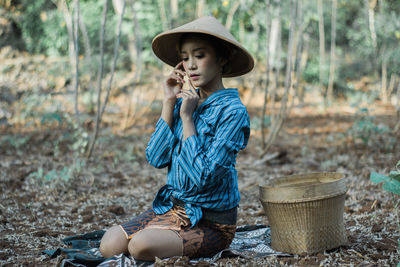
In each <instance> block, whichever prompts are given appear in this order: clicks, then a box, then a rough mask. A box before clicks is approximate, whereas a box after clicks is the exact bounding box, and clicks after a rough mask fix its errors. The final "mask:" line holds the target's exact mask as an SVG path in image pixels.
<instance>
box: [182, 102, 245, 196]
mask: <svg viewBox="0 0 400 267" xmlns="http://www.w3.org/2000/svg"><path fill="white" fill-rule="evenodd" d="M227 113H229V114H227ZM225 114H226V115H224V116H223V117H222V119H221V120H220V122H219V123H218V126H217V129H216V133H215V136H214V138H213V141H212V142H213V143H212V144H211V145H210V146H209V149H207V150H204V149H203V147H202V145H201V143H200V139H199V137H198V136H197V135H192V136H190V137H189V138H187V139H186V140H185V141H184V142H183V145H182V149H181V153H180V155H179V158H178V163H179V164H180V166H181V167H182V170H183V171H184V172H185V173H186V175H187V176H188V177H189V178H190V180H191V181H192V182H193V183H194V184H195V185H196V186H197V187H198V188H199V189H200V190H201V189H204V188H205V187H206V186H210V185H213V184H215V179H218V177H221V176H224V174H225V173H226V172H227V171H228V170H229V169H231V168H232V167H234V164H235V162H236V154H237V152H239V150H241V149H243V148H245V147H246V145H247V141H248V139H249V136H250V122H249V116H248V113H247V111H246V110H245V109H243V110H242V109H241V110H236V111H233V112H225Z"/></svg>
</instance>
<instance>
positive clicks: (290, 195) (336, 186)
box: [259, 172, 347, 203]
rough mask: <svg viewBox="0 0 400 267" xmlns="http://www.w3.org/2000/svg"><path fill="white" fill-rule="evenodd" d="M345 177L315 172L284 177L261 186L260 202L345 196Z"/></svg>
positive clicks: (302, 200)
mask: <svg viewBox="0 0 400 267" xmlns="http://www.w3.org/2000/svg"><path fill="white" fill-rule="evenodd" d="M344 179H345V175H344V174H342V173H338V172H313V173H304V174H295V175H289V176H282V177H278V178H275V179H272V180H269V181H267V182H264V183H260V184H259V190H260V200H262V201H265V202H275V203H284V202H287V203H293V202H304V201H312V200H317V199H324V198H330V197H334V196H337V195H341V194H345V193H346V192H347V187H346V184H345V181H344Z"/></svg>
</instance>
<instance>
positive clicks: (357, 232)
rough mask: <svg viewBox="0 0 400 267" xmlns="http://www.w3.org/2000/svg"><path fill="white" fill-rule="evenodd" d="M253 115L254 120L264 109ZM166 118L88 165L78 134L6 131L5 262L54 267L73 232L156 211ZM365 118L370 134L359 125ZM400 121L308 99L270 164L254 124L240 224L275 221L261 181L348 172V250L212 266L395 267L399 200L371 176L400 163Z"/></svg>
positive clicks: (0, 144)
mask: <svg viewBox="0 0 400 267" xmlns="http://www.w3.org/2000/svg"><path fill="white" fill-rule="evenodd" d="M3 82H4V80H3ZM248 109H249V113H250V116H251V119H252V122H253V121H255V120H256V118H257V115H258V114H260V108H259V107H252V106H249V108H248ZM158 112H159V111H158V110H153V111H149V112H148V113H146V115H145V116H144V117H145V118H146V120H141V121H140V122H138V123H137V124H136V126H134V127H132V128H131V129H130V130H129V131H128V132H126V133H124V134H116V133H113V132H112V131H111V130H109V129H108V130H107V128H106V129H105V130H103V131H102V132H101V137H100V138H99V140H98V143H97V146H96V148H95V152H94V155H93V157H92V159H91V160H89V161H87V160H84V159H80V158H79V157H77V153H76V151H75V150H73V149H71V147H73V145H75V144H76V141H77V140H78V139H79V138H78V137H77V136H76V135H74V131H73V130H71V129H69V128H67V127H57V124H51V125H47V126H46V127H41V128H38V127H22V126H18V125H10V124H2V125H0V136H1V140H0V182H1V184H2V185H1V187H0V192H1V201H0V203H1V204H0V265H2V266H55V265H56V264H57V262H58V261H59V260H60V259H59V258H58V259H57V258H56V259H49V258H47V257H44V256H43V255H41V251H42V250H44V249H55V248H57V247H60V246H63V245H62V242H61V240H62V239H63V238H65V237H68V236H71V235H76V234H82V233H86V232H89V231H93V230H100V229H107V228H108V227H110V226H112V225H114V224H118V223H121V222H124V221H126V220H129V219H130V218H132V216H135V215H138V214H139V213H141V212H142V211H144V210H145V209H147V208H149V207H150V205H151V202H152V200H153V198H154V195H155V193H156V191H157V189H158V188H160V187H161V186H162V185H163V184H164V183H165V175H166V171H165V170H157V169H154V168H153V167H151V166H150V165H149V164H148V163H147V162H146V160H145V157H144V154H145V148H146V144H147V142H148V140H149V137H150V134H151V133H152V130H153V129H154V128H153V127H154V125H155V122H156V120H157V118H158V116H159V113H158ZM114 119H115V118H114ZM120 119H122V118H120ZM357 121H358V122H360V121H361V122H364V125H365V124H367V125H370V126H371V127H370V130H369V131H367V130H360V129H359V128H357V127H358V126H359V125H358V126H357V125H356V124H355V122H357ZM397 121H398V118H397V117H396V113H395V110H394V109H393V108H392V107H390V106H385V105H382V104H380V103H378V102H375V103H374V104H373V109H370V113H369V114H368V115H364V116H361V117H359V116H358V113H357V109H356V108H350V107H349V105H348V104H347V103H337V104H335V105H334V106H332V107H331V108H328V109H322V108H321V107H320V106H318V105H316V104H307V102H306V105H304V106H302V107H294V108H293V110H292V112H291V114H290V116H289V117H288V119H287V120H286V122H285V124H284V127H283V129H282V130H281V132H280V134H279V137H278V138H277V140H276V142H275V143H274V145H273V146H272V148H271V150H270V151H269V152H268V156H270V157H269V158H264V160H261V159H260V158H259V154H260V152H261V150H260V147H261V138H260V131H259V129H257V128H253V129H252V135H251V138H250V141H249V145H248V147H247V148H246V149H245V150H244V151H242V152H240V154H239V156H238V160H237V170H238V176H239V190H240V193H241V201H240V207H239V217H238V225H244V224H260V223H261V224H268V219H267V217H266V216H265V214H264V212H263V209H262V206H261V203H260V201H259V199H258V198H259V187H258V185H259V183H262V182H265V181H267V180H269V179H272V178H276V177H281V176H285V175H291V174H299V173H310V172H320V171H334V172H340V173H343V174H344V175H345V177H346V184H347V189H348V190H347V194H346V201H345V213H344V223H345V228H346V234H347V237H348V244H346V245H344V246H341V247H339V248H337V249H333V250H330V251H324V252H319V253H315V254H312V255H306V254H302V255H296V256H293V257H277V256H270V257H265V258H254V259H242V258H224V259H220V260H218V261H217V262H216V263H215V264H214V265H213V266H266V265H271V266H287V265H290V266H292V265H295V266H320V265H324V266H333V265H335V266H395V265H396V264H397V263H398V262H399V244H398V238H399V229H398V226H397V221H396V220H397V218H396V216H395V208H394V204H393V203H394V202H393V195H392V194H390V193H388V192H386V191H384V190H382V188H381V186H380V185H376V184H372V183H371V182H370V180H369V175H370V173H371V172H372V171H375V172H379V173H383V174H388V173H389V171H390V170H393V169H394V167H395V165H396V163H397V161H399V160H400V131H399V129H395V126H396V123H397ZM363 129H364V128H363ZM361 137H362V138H364V139H362V138H361ZM363 140H364V141H363ZM174 261H177V259H176V258H173V259H170V260H164V261H161V262H160V263H158V265H160V266H161V265H162V266H164V265H173V264H174ZM180 262H181V263H180V264H182V259H181V260H180ZM187 264H189V263H188V262H187ZM180 266H181V265H180Z"/></svg>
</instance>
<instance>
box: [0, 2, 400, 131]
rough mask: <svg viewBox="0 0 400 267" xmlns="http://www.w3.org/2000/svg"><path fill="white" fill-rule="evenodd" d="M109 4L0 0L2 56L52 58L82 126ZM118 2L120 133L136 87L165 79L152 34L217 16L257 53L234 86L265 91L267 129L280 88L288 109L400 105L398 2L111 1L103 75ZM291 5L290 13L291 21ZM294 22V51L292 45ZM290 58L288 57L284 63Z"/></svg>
mask: <svg viewBox="0 0 400 267" xmlns="http://www.w3.org/2000/svg"><path fill="white" fill-rule="evenodd" d="M105 2H107V1H105ZM105 2H103V1H95V0H75V1H73V0H35V1H29V0H0V49H1V50H2V51H6V50H7V49H9V48H10V47H11V49H14V50H17V51H20V52H21V53H22V52H23V53H28V54H30V55H33V56H34V55H45V56H46V58H47V59H52V60H53V61H54V62H55V63H54V64H52V66H53V67H51V68H50V69H49V70H48V71H49V74H51V75H52V76H61V77H63V78H62V82H61V86H59V85H58V82H57V81H56V82H55V85H53V86H50V87H49V88H47V90H48V92H50V93H54V94H63V93H68V92H71V91H74V88H73V86H74V85H75V88H76V92H78V91H79V92H78V93H79V98H78V99H79V101H80V105H79V106H77V107H78V108H79V111H80V112H81V113H82V114H81V116H82V117H83V118H82V121H85V116H89V117H90V118H92V121H93V113H94V112H95V110H96V108H95V106H96V105H95V102H96V93H95V92H96V90H97V88H96V83H95V82H94V81H95V80H96V79H97V77H98V75H99V73H98V70H99V64H100V58H101V49H100V47H101V46H100V45H99V44H100V42H101V40H100V36H101V34H100V31H101V30H102V29H101V27H102V24H101V18H102V11H103V7H104V3H105ZM124 2H126V10H125V12H123V16H122V24H121V33H120V37H119V49H118V60H117V61H116V65H115V72H116V75H117V80H118V81H121V80H124V78H127V80H128V81H126V82H125V83H124V84H123V86H120V88H118V90H119V91H121V90H122V92H123V93H125V94H127V95H128V102H129V103H128V107H127V108H126V110H125V111H124V119H123V122H122V123H123V126H121V128H122V129H127V128H129V127H130V125H132V124H133V123H134V122H135V121H136V120H137V119H135V118H134V117H135V116H136V117H137V116H140V114H141V113H140V112H138V110H137V109H135V108H134V105H137V102H138V101H139V98H136V100H132V99H133V98H134V96H133V92H134V91H135V88H136V86H138V85H140V84H146V83H150V82H152V81H151V80H152V79H154V80H156V81H159V80H160V78H161V77H162V68H161V66H163V64H161V62H160V61H159V60H158V59H157V58H156V57H155V56H154V55H153V54H152V51H151V41H152V38H153V37H154V36H155V35H156V34H158V33H160V32H161V31H164V30H167V29H170V28H172V27H175V26H177V25H180V24H183V23H186V22H188V21H191V20H193V19H195V18H196V17H199V16H203V15H213V16H215V17H217V18H218V19H219V20H220V21H221V23H223V24H224V25H225V26H226V27H227V28H229V29H230V31H231V32H232V33H233V35H234V36H235V37H236V38H237V39H238V40H239V41H240V42H241V43H242V44H243V45H244V46H245V47H246V48H248V49H249V51H250V52H251V53H252V54H253V55H254V56H255V58H256V62H257V64H256V68H255V70H254V71H253V73H252V74H250V75H247V76H244V77H239V78H238V79H239V81H238V82H237V83H236V84H238V85H241V86H242V87H244V89H245V90H246V89H247V90H249V91H250V95H252V94H254V92H255V91H259V92H264V90H265V88H266V87H268V88H267V89H268V92H267V94H266V99H267V101H268V107H267V109H266V112H265V114H264V115H263V116H261V118H260V120H262V122H263V127H264V126H265V127H267V126H268V125H270V124H271V123H273V120H274V117H273V116H272V113H273V111H272V110H273V109H274V107H276V106H275V103H279V101H281V100H282V99H285V92H286V91H288V94H289V95H288V96H287V101H288V110H289V111H290V107H292V106H293V105H294V104H301V103H303V102H304V95H305V94H306V93H310V92H312V93H316V94H319V95H320V96H321V97H322V98H324V99H325V100H326V104H332V102H334V101H336V100H337V99H347V100H349V101H350V103H353V104H357V103H360V102H362V101H364V100H365V101H374V100H381V101H382V102H384V103H387V104H392V105H397V106H399V103H400V100H399V97H400V49H398V46H399V42H400V19H399V17H400V16H399V15H400V2H399V1H397V0H352V1H348V0H329V1H328V0H326V1H325V0H324V1H322V0H321V1H315V0H303V1H295V3H293V4H292V3H291V1H278V0H269V1H266V0H219V1H210V0H197V1H189V0H179V1H178V0H142V1H134V0H126V1H123V0H110V1H108V4H109V6H110V8H108V9H107V13H106V19H107V23H106V24H105V29H104V40H103V41H104V51H103V52H104V73H105V75H104V77H103V78H104V79H106V78H107V79H109V76H110V75H111V76H112V75H113V73H111V70H112V69H113V58H114V55H115V52H114V48H115V40H116V36H117V32H118V20H119V17H120V16H121V13H122V7H123V3H124ZM267 6H268V9H267ZM293 9H295V10H296V12H295V13H293V14H294V17H291V15H290V14H291V10H293ZM267 10H268V14H269V15H268V16H267ZM266 18H267V19H266ZM293 20H295V28H294V29H293V30H294V33H293V45H294V49H288V45H289V39H290V38H289V35H290V25H291V21H293ZM74 41H75V43H74ZM77 48H79V49H77ZM171 49H175V48H173V47H171ZM267 49H268V51H267ZM288 51H292V52H291V53H292V54H291V55H289V54H288ZM4 53H5V54H7V53H6V52H4ZM4 53H3V54H4ZM288 56H290V57H291V58H292V60H290V61H288V60H287V58H288ZM6 57H7V56H6ZM9 57H12V56H9ZM267 60H268V63H269V64H268V68H267V67H266V66H267V64H266V63H267V62H266V61H267ZM60 62H62V64H61V63H60ZM288 62H290V64H292V66H291V68H290V71H291V73H292V74H291V77H290V78H291V79H290V81H291V82H290V84H289V85H288V86H289V87H290V88H289V89H290V90H285V88H284V80H285V77H284V76H286V72H285V70H286V69H287V67H288V66H287V64H288ZM75 67H78V69H76V68H75ZM10 68H11V67H10V66H8V65H7V64H5V65H4V66H3V69H2V72H3V73H7V71H9V69H10ZM76 70H78V72H77V71H76ZM157 70H160V71H159V73H160V74H157ZM266 72H268V73H266ZM110 73H111V74H110ZM77 74H79V75H77ZM131 74H132V75H131ZM267 77H268V78H267ZM128 78H129V79H128ZM74 79H78V83H74ZM267 80H268V82H267ZM75 81H76V80H75ZM103 84H106V83H103ZM267 84H268V85H267ZM55 89H58V91H57V90H55ZM4 92H5V91H4ZM2 93H3V92H2ZM396 96H397V98H396ZM102 97H103V98H104V96H102ZM361 100H362V101H361ZM135 101H136V102H135ZM149 101H150V100H149ZM134 102H135V103H136V104H135V103H134ZM150 102H151V101H150ZM37 103H40V101H39V102H37ZM150 104H151V103H147V105H150ZM398 109H399V107H398ZM276 110H277V109H275V111H276ZM78 113H79V112H78ZM0 116H1V114H0ZM48 118H52V117H51V116H50V117H49V116H48ZM79 124H81V123H79ZM255 124H257V123H255ZM78 126H79V125H78Z"/></svg>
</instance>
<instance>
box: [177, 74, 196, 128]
mask: <svg viewBox="0 0 400 267" xmlns="http://www.w3.org/2000/svg"><path fill="white" fill-rule="evenodd" d="M189 85H190V89H189V90H181V91H180V93H178V94H177V95H176V97H177V98H182V105H181V110H180V116H181V119H182V121H185V120H187V119H189V120H192V119H193V112H194V111H195V110H196V108H197V105H198V103H199V95H198V94H197V92H196V90H195V88H194V86H193V84H192V83H191V81H190V79H189Z"/></svg>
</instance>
